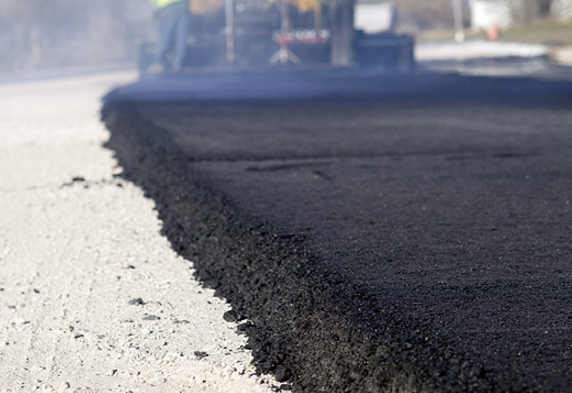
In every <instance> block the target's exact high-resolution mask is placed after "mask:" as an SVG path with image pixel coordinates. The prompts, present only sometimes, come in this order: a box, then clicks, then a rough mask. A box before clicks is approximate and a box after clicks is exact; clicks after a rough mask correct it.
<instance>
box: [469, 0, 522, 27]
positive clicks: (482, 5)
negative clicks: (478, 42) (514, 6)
mask: <svg viewBox="0 0 572 393" xmlns="http://www.w3.org/2000/svg"><path fill="white" fill-rule="evenodd" d="M470 7H471V27H472V28H473V29H475V30H480V29H485V30H486V29H488V28H490V27H492V26H498V27H499V28H501V29H505V28H507V27H509V26H511V25H512V23H513V17H512V13H511V9H510V5H509V2H508V1H507V0H470Z"/></svg>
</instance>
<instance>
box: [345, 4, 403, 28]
mask: <svg viewBox="0 0 572 393" xmlns="http://www.w3.org/2000/svg"><path fill="white" fill-rule="evenodd" d="M396 16H397V14H396V8H395V4H394V3H393V1H383V0H357V1H356V7H355V13H354V26H355V28H356V29H358V30H363V31H364V32H366V33H368V34H375V33H382V32H386V31H391V30H393V29H394V28H395V23H396V20H397V18H396Z"/></svg>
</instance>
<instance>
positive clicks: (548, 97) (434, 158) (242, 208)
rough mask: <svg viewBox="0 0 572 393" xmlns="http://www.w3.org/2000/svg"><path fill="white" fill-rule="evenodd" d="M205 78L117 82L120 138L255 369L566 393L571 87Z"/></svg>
mask: <svg viewBox="0 0 572 393" xmlns="http://www.w3.org/2000/svg"><path fill="white" fill-rule="evenodd" d="M346 76H347V75H346ZM196 78H197V80H195V82H196V84H195V86H199V87H198V88H197V89H196V90H193V87H192V84H191V85H189V86H191V87H189V86H187V87H188V89H187V91H186V92H185V93H184V94H183V95H181V94H179V93H180V92H183V91H184V90H185V89H182V88H181V89H180V90H179V93H178V94H175V97H174V98H173V99H172V100H171V101H165V100H162V101H160V102H159V101H157V102H153V101H150V100H149V97H150V95H145V94H142V95H140V94H137V93H135V92H136V91H139V92H141V91H144V90H145V87H144V86H143V85H142V84H139V85H132V86H128V87H126V88H123V89H119V90H116V91H114V92H112V93H111V94H110V95H109V96H108V98H107V103H106V106H105V108H104V111H103V118H104V119H105V121H106V124H107V126H108V128H109V129H110V131H111V139H110V141H109V142H108V147H110V148H112V149H113V150H114V151H115V153H116V155H117V157H118V159H119V161H120V162H121V164H122V166H123V167H124V168H126V174H125V176H126V177H128V178H130V179H132V180H134V181H135V182H136V183H138V184H140V185H141V186H142V187H143V188H144V189H145V190H146V192H147V193H148V194H149V195H150V196H152V197H153V198H154V199H155V201H156V203H157V208H158V211H159V215H160V217H161V219H162V220H163V223H164V232H165V233H166V234H167V236H168V238H169V239H170V241H171V244H172V245H173V247H174V248H175V250H177V251H178V252H179V253H180V254H181V255H183V256H185V257H187V258H190V259H193V260H194V261H195V263H196V265H197V274H198V276H199V277H200V278H201V279H202V280H203V281H204V282H206V283H207V284H209V285H212V286H213V287H214V288H215V289H217V291H218V293H219V294H221V295H223V296H224V297H226V298H227V299H228V300H229V301H230V302H231V304H232V305H233V308H234V311H233V312H234V313H235V315H233V319H237V320H242V321H243V324H242V325H241V326H242V329H243V330H244V331H245V332H246V333H247V334H248V336H249V346H250V347H251V348H252V349H253V352H254V356H255V359H256V364H257V366H258V368H259V369H260V370H261V371H264V372H273V373H274V375H275V376H276V377H277V379H278V380H280V381H288V382H289V383H292V384H293V385H292V386H293V389H294V391H299V392H320V391H327V392H380V391H441V392H462V391H465V392H501V391H502V392H513V391H514V392H517V391H518V392H564V391H569V390H570V389H571V388H572V334H571V329H572V306H571V304H572V292H571V291H570V282H571V278H572V264H571V262H572V243H571V242H570V234H571V233H572V202H571V201H572V159H571V157H572V154H571V153H572V134H571V132H570V131H571V126H572V111H571V110H570V108H572V106H571V104H572V99H571V97H572V94H571V93H572V88H571V85H570V83H568V82H560V83H558V82H554V81H551V82H549V81H539V80H532V79H517V78H512V79H500V78H497V79H494V78H492V79H489V78H464V77H461V76H458V75H428V76H413V77H411V78H410V80H409V81H407V80H406V79H405V77H395V78H387V77H386V78H380V77H379V76H363V75H360V77H359V78H356V79H355V80H353V81H352V79H351V78H346V79H345V80H344V79H343V78H340V79H339V80H337V79H336V80H337V81H338V82H336V83H330V82H331V80H332V79H328V78H330V76H328V77H325V78H324V79H322V80H321V82H320V78H321V77H318V78H314V79H313V82H312V83H314V85H312V86H313V87H312V88H311V89H310V90H312V91H313V93H312V94H308V95H292V90H291V88H290V87H288V88H285V87H283V85H280V82H273V83H276V84H274V85H272V84H268V85H266V86H265V89H266V90H269V91H270V90H271V91H272V92H273V93H272V95H271V96H269V97H266V99H265V98H264V97H265V95H264V94H265V93H264V92H262V93H261V90H256V89H251V90H248V89H249V88H248V87H245V89H244V91H245V96H247V97H248V98H249V99H248V100H238V97H237V96H236V94H238V93H236V92H238V91H240V88H239V87H240V86H241V84H244V85H243V87H244V86H249V85H248V78H249V77H248V76H247V77H244V79H245V81H241V82H237V84H236V85H233V86H234V88H233V89H234V90H233V89H230V91H231V93H230V94H229V95H227V96H224V94H223V93H221V92H220V91H217V92H216V93H212V94H210V95H209V94H207V93H205V92H206V91H207V90H206V89H204V90H201V89H202V87H201V86H206V85H207V84H208V83H207V81H205V80H206V79H208V78H209V77H205V76H200V77H196ZM257 78H259V77H258V76H257ZM288 78H291V76H288ZM278 79H279V80H282V79H280V77H278ZM316 79H318V82H316ZM341 81H344V82H343V83H342V82H341ZM171 82H172V81H171ZM250 82H252V80H251V81H250ZM282 82H283V81H282ZM144 83H145V82H143V84H144ZM152 83H158V82H157V81H155V82H152ZM166 83H167V84H168V82H166ZM233 83H234V82H233ZM319 83H322V85H319ZM252 84H254V82H252ZM183 85H184V83H183ZM285 85H288V84H287V83H285V82H284V86H285ZM155 86H157V84H155ZM272 86H274V87H275V89H274V90H272ZM320 86H323V89H322V90H320ZM346 86H355V91H352V89H351V88H347V89H346ZM367 86H369V88H368V87H367ZM336 87H338V88H339V90H338V91H339V92H340V94H335V95H332V91H333V90H334V91H335V89H336ZM298 88H299V87H296V89H298ZM165 89H166V88H165ZM300 89H301V88H300ZM266 90H264V91H266ZM164 92H165V93H166V92H167V90H164ZM320 92H321V93H323V94H321V93H320ZM235 93H236V94H235ZM203 94H204V99H203V98H202V97H203ZM215 95H216V97H215ZM163 98H165V97H163Z"/></svg>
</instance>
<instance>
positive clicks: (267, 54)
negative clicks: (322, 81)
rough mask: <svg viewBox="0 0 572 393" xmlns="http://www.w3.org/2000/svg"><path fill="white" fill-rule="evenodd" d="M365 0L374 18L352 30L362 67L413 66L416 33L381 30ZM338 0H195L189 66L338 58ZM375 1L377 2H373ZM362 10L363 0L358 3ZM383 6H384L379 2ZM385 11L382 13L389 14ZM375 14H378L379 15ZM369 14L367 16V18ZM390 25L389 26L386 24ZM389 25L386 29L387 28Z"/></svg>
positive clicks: (257, 65)
mask: <svg viewBox="0 0 572 393" xmlns="http://www.w3.org/2000/svg"><path fill="white" fill-rule="evenodd" d="M361 1H365V2H367V3H366V5H365V6H366V9H364V10H361V14H364V12H365V15H368V16H369V19H370V22H369V25H368V24H367V23H366V24H365V28H363V27H364V26H362V25H363V23H360V24H357V25H355V27H354V30H353V31H352V37H353V38H352V42H353V47H352V52H353V56H352V59H353V63H355V64H356V65H358V66H361V67H376V68H385V69H390V70H395V71H406V72H407V71H411V70H412V69H413V68H414V66H415V59H414V39H413V37H411V36H409V35H399V34H395V33H393V32H392V31H391V30H392V29H391V26H389V28H385V29H384V28H382V29H378V31H376V29H375V26H374V28H371V24H372V23H371V20H372V19H373V22H374V23H373V24H374V25H375V21H376V19H375V18H372V17H371V16H372V15H374V14H375V12H374V11H375V4H376V2H377V3H379V4H380V5H381V6H383V5H384V2H380V1H379V0H361ZM335 4H336V2H335V1H333V0H190V5H189V9H190V13H191V16H190V18H191V19H190V34H189V39H188V51H187V58H186V61H185V67H186V68H189V69H193V68H194V69H217V68H218V69H228V68H237V69H267V68H271V67H279V66H282V67H308V68H311V67H319V66H328V65H330V64H332V41H333V39H332V36H333V34H332V29H333V28H335V26H334V22H333V17H332V12H331V10H332V7H334V6H335ZM372 6H373V7H374V8H372ZM356 7H358V8H357V13H356V14H357V15H358V16H359V15H360V9H359V7H360V2H359V1H358V3H357V5H356ZM379 10H383V9H382V8H379V9H378V11H379ZM381 14H383V12H382V13H380V18H379V19H383V18H382V16H383V15H381ZM385 14H387V12H385ZM374 16H375V15H374ZM362 19H363V18H362ZM386 27H387V26H386ZM383 30H385V31H383ZM153 51H154V49H153V45H152V44H145V45H143V46H142V48H141V51H140V58H139V69H140V72H141V73H142V74H145V73H147V71H148V69H149V67H150V65H151V64H152V61H153Z"/></svg>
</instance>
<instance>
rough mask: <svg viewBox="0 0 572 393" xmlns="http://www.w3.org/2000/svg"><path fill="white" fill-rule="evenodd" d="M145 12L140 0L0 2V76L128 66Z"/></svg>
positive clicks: (145, 29)
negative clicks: (48, 70) (41, 70)
mask: <svg viewBox="0 0 572 393" xmlns="http://www.w3.org/2000/svg"><path fill="white" fill-rule="evenodd" d="M151 12H152V11H151V7H150V5H149V4H148V2H147V1H146V0H50V1H45V0H24V1H22V0H0V49H1V50H2V55H1V56H0V72H3V73H5V72H25V71H31V70H37V69H55V68H61V67H78V66H80V67H97V66H100V65H103V64H121V63H126V62H132V61H133V60H134V58H135V52H136V48H137V44H138V43H139V42H141V41H143V40H145V39H146V38H147V37H148V36H149V34H150V33H151V31H152V27H153V26H152V23H150V22H151Z"/></svg>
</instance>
